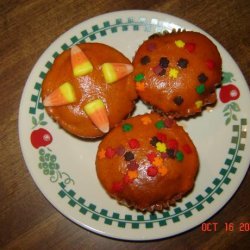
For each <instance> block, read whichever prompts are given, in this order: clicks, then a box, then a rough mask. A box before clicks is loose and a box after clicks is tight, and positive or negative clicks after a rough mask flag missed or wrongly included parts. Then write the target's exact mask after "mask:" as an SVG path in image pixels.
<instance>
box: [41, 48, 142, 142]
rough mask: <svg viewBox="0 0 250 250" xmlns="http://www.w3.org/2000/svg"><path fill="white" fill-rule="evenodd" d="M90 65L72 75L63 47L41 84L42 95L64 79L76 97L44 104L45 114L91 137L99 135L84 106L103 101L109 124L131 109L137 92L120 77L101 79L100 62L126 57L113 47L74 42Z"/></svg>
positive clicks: (69, 130)
mask: <svg viewBox="0 0 250 250" xmlns="http://www.w3.org/2000/svg"><path fill="white" fill-rule="evenodd" d="M78 46H79V47H80V48H81V49H82V51H83V52H84V53H85V54H86V56H87V58H88V59H89V61H90V62H91V64H92V65H93V68H94V69H93V71H92V72H91V73H89V74H87V75H85V76H81V77H75V76H74V75H73V70H72V64H71V58H70V50H67V51H64V52H63V53H62V54H60V55H59V56H58V57H57V58H56V59H55V61H54V63H53V66H52V68H51V70H50V71H49V72H48V74H47V76H46V78H45V79H44V82H43V84H42V99H44V98H45V97H46V96H48V95H49V94H50V93H51V92H53V90H55V89H56V88H58V87H59V86H60V85H61V84H62V83H64V82H70V83H71V84H72V85H73V88H74V90H75V94H76V98H77V101H76V102H75V103H72V104H69V105H63V106H58V107H46V111H47V112H48V114H49V115H50V116H51V117H52V118H53V119H54V120H55V121H57V122H58V124H59V125H60V126H61V127H62V128H64V129H65V130H66V131H68V132H69V133H72V134H74V135H76V136H79V137H84V138H95V137H100V136H102V135H103V132H101V131H100V130H99V129H98V128H97V127H96V126H95V125H94V124H93V122H92V121H91V120H90V119H89V117H88V116H87V114H86V113H85V112H84V106H85V105H86V104H87V103H89V102H91V101H93V100H96V99H101V100H102V101H103V103H104V104H105V107H106V110H107V114H108V119H109V125H110V128H112V127H114V126H115V125H116V124H117V123H119V122H120V121H121V120H122V119H124V118H125V117H126V116H127V115H128V114H129V113H131V112H132V111H133V109H134V100H135V99H136V97H137V95H136V92H135V86H134V84H133V83H131V82H129V81H128V77H124V78H122V79H120V80H118V81H116V82H114V83H112V84H107V83H106V82H105V79H104V76H103V74H102V70H101V65H102V64H104V63H106V62H112V63H126V64H130V61H129V60H128V59H127V58H126V57H125V56H124V55H123V54H121V53H120V52H119V51H117V50H115V49H114V48H112V47H110V46H107V45H104V44H100V43H84V44H79V45H78Z"/></svg>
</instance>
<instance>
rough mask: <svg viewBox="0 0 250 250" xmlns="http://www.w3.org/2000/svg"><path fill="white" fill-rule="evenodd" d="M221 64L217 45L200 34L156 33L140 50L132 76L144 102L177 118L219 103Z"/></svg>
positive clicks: (134, 62) (135, 58) (189, 32)
mask: <svg viewBox="0 0 250 250" xmlns="http://www.w3.org/2000/svg"><path fill="white" fill-rule="evenodd" d="M221 64H222V62H221V57H220V54H219V52H218V50H217V47H216V46H215V45H214V44H213V43H212V41H210V40H209V39H208V38H207V37H206V36H204V35H202V34H200V33H197V32H192V31H183V32H173V33H164V34H162V35H157V34H156V35H153V36H151V37H150V38H149V39H148V40H146V41H145V42H144V43H143V44H142V45H141V46H140V47H139V49H138V50H137V52H136V54H135V57H134V60H133V65H134V72H133V74H132V78H133V80H134V81H135V82H136V89H137V91H138V94H139V97H140V98H141V99H142V100H143V101H144V102H146V103H148V104H150V105H152V106H153V107H154V108H156V109H158V110H160V111H162V112H164V113H166V114H168V115H172V116H173V117H176V118H178V117H188V116H191V115H193V114H196V113H199V112H201V109H202V108H203V107H204V106H206V105H208V104H214V103H215V102H216V94H215V87H216V85H217V84H219V83H220V81H221V76H222V73H221Z"/></svg>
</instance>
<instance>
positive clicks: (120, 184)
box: [111, 181, 124, 193]
mask: <svg viewBox="0 0 250 250" xmlns="http://www.w3.org/2000/svg"><path fill="white" fill-rule="evenodd" d="M123 188H124V185H123V182H121V181H117V182H113V184H112V189H111V190H112V192H114V193H118V192H121V191H122V190H123Z"/></svg>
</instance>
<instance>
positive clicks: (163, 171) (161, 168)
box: [158, 165, 168, 176]
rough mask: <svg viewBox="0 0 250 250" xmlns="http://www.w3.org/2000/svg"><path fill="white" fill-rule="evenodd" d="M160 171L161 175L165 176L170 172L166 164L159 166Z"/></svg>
mask: <svg viewBox="0 0 250 250" xmlns="http://www.w3.org/2000/svg"><path fill="white" fill-rule="evenodd" d="M158 173H159V174H160V175H161V176H164V175H166V174H167V173H168V169H167V168H166V167H165V166H163V165H162V166H160V167H158Z"/></svg>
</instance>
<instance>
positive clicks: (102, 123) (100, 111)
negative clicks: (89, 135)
mask: <svg viewBox="0 0 250 250" xmlns="http://www.w3.org/2000/svg"><path fill="white" fill-rule="evenodd" d="M84 111H85V112H86V114H87V115H88V117H89V118H90V120H91V121H92V122H93V123H94V125H95V126H96V127H97V128H98V129H99V130H101V131H102V132H103V133H107V132H108V131H109V120H108V114H107V111H106V107H105V105H104V103H103V101H102V100H101V99H96V100H94V101H92V102H89V103H88V104H86V105H85V106H84Z"/></svg>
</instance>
